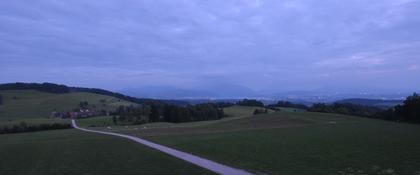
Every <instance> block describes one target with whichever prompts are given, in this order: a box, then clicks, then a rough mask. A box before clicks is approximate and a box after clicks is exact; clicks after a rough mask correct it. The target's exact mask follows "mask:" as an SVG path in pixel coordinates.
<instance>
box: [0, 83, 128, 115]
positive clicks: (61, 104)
mask: <svg viewBox="0 0 420 175" xmlns="http://www.w3.org/2000/svg"><path fill="white" fill-rule="evenodd" d="M0 94H1V95H2V96H3V105H0V120H19V119H28V118H47V117H50V115H51V112H53V111H54V110H56V111H59V112H60V111H71V110H73V109H77V108H78V107H79V103H80V102H81V101H87V102H88V103H89V106H90V107H93V106H95V107H96V109H97V110H107V111H112V110H115V109H116V108H117V107H118V106H120V105H126V106H129V105H135V104H134V103H130V102H127V101H124V100H120V99H118V98H114V97H110V96H105V95H99V94H93V93H84V92H80V93H79V92H77V93H67V94H52V93H45V92H40V91H35V90H8V91H0ZM101 101H104V102H101Z"/></svg>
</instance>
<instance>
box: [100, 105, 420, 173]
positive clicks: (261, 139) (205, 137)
mask: <svg viewBox="0 0 420 175" xmlns="http://www.w3.org/2000/svg"><path fill="white" fill-rule="evenodd" d="M229 110H232V111H235V113H239V112H244V113H247V112H245V111H248V112H249V111H252V109H250V108H247V107H246V108H243V110H241V108H238V107H234V108H230V109H228V110H226V111H229ZM248 114H249V113H248ZM142 126H145V125H140V126H133V127H131V128H130V127H129V128H125V127H121V128H112V129H107V128H103V129H106V130H111V131H114V132H121V133H128V134H132V135H136V136H140V137H143V138H146V139H148V140H152V141H154V142H157V143H160V144H163V145H167V146H170V147H175V148H177V149H180V150H183V151H186V152H190V153H193V154H195V155H199V156H203V157H205V158H209V159H212V160H215V161H218V162H221V163H224V164H227V165H231V166H235V167H240V168H243V169H246V170H249V171H252V172H255V173H257V174H303V175H305V174H308V175H317V174H319V175H325V174H413V175H414V174H416V173H417V172H418V171H420V149H418V148H419V147H420V140H419V139H418V138H420V126H419V125H413V124H404V123H395V122H387V121H381V120H374V119H367V118H360V117H353V116H347V115H339V114H325V113H313V112H290V111H281V112H272V113H269V114H262V115H254V116H252V115H250V116H243V117H236V118H235V119H233V120H225V121H222V122H216V123H207V124H204V125H197V124H196V125H189V126H188V125H183V126H182V127H155V128H152V127H148V128H144V127H142ZM389 172H391V173H389Z"/></svg>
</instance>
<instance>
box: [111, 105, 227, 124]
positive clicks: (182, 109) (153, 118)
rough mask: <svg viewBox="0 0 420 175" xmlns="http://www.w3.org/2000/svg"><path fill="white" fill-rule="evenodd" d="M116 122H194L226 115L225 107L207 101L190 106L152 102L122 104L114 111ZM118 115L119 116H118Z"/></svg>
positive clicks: (114, 120)
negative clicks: (146, 103) (145, 103)
mask: <svg viewBox="0 0 420 175" xmlns="http://www.w3.org/2000/svg"><path fill="white" fill-rule="evenodd" d="M113 115H114V117H113V122H114V123H115V124H127V123H128V124H142V123H148V122H171V123H180V122H194V121H205V120H217V119H221V118H223V117H225V114H224V111H223V108H221V107H219V106H217V105H216V104H212V103H206V104H197V105H194V106H192V105H188V106H177V105H169V104H159V103H158V104H151V105H140V106H120V107H119V108H118V109H117V110H116V111H115V113H113ZM117 116H118V117H117Z"/></svg>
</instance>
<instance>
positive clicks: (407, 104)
mask: <svg viewBox="0 0 420 175" xmlns="http://www.w3.org/2000/svg"><path fill="white" fill-rule="evenodd" d="M374 117H375V118H380V119H385V120H392V121H402V122H413V123H420V96H419V95H418V94H417V93H414V94H413V95H411V96H409V97H407V98H406V100H404V102H403V104H401V105H397V106H395V107H394V108H391V109H388V110H385V111H382V112H380V113H378V114H376V115H375V116H374Z"/></svg>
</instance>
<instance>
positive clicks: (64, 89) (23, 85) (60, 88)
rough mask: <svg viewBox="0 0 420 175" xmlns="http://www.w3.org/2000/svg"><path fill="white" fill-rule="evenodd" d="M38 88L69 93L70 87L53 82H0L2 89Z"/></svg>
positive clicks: (45, 90) (50, 91)
mask: <svg viewBox="0 0 420 175" xmlns="http://www.w3.org/2000/svg"><path fill="white" fill-rule="evenodd" d="M28 89H33V90H38V91H42V92H49V93H57V94H59V93H69V92H70V88H69V87H67V86H65V85H58V84H52V83H42V84H40V83H7V84H0V90H28Z"/></svg>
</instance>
